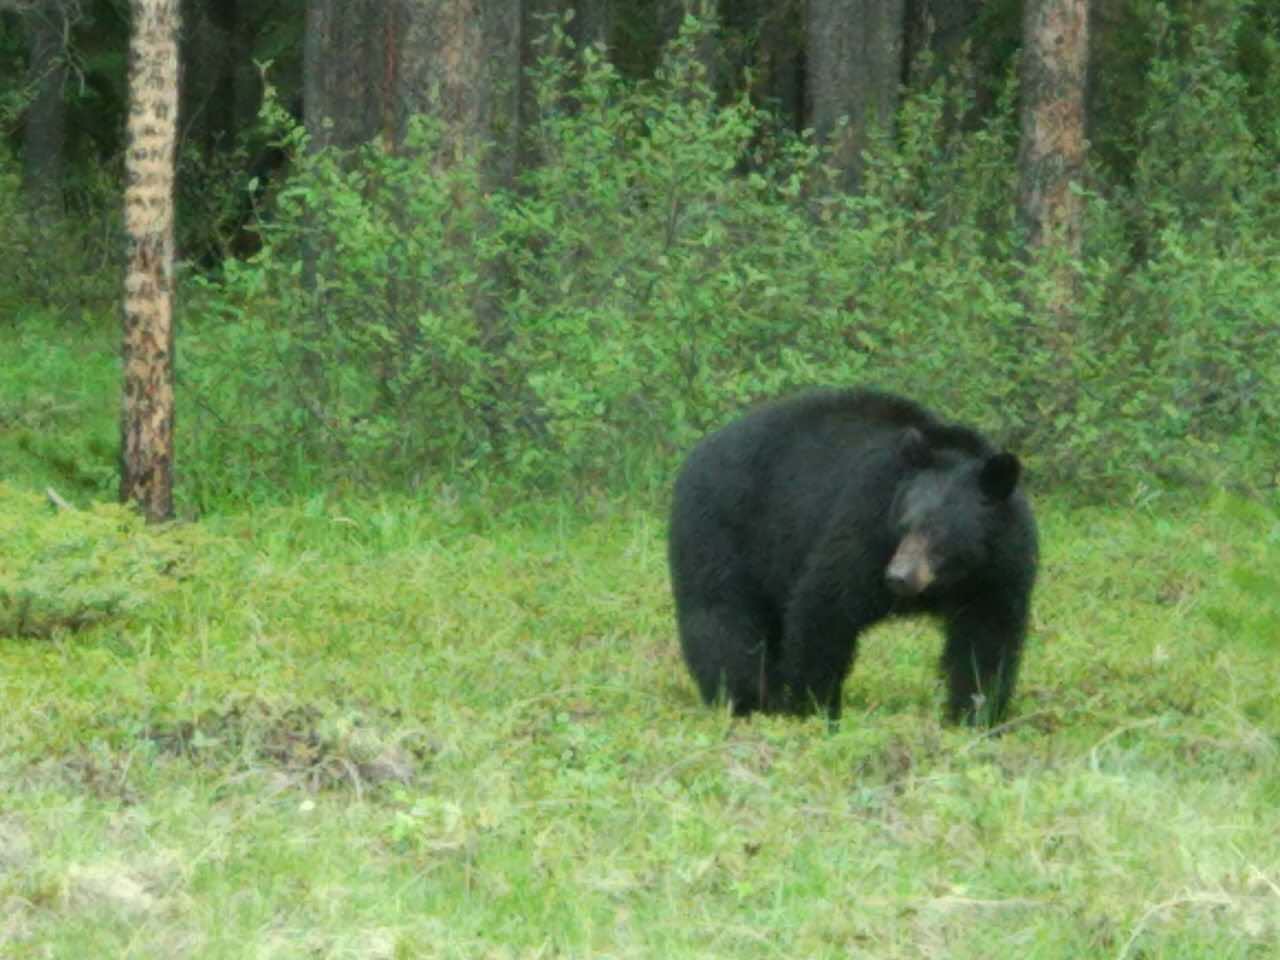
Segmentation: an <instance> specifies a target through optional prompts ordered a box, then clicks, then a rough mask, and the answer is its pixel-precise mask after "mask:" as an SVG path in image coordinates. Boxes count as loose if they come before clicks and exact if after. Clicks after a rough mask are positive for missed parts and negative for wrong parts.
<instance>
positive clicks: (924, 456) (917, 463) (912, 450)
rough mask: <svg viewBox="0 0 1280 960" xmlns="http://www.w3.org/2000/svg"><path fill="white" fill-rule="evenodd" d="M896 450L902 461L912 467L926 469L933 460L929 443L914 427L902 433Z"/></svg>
mask: <svg viewBox="0 0 1280 960" xmlns="http://www.w3.org/2000/svg"><path fill="white" fill-rule="evenodd" d="M898 450H899V452H900V453H901V454H902V459H903V460H905V461H907V463H908V464H910V465H911V466H913V467H927V466H928V465H929V463H930V461H932V459H933V455H932V451H931V450H930V449H929V441H928V440H926V439H925V438H924V434H923V433H921V432H920V431H919V430H917V429H916V428H915V427H908V428H907V429H906V430H904V431H903V432H902V439H901V441H900V442H899V444H898Z"/></svg>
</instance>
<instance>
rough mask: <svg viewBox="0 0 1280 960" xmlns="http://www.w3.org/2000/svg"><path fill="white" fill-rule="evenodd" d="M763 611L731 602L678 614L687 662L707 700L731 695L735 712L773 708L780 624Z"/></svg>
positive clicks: (778, 689)
mask: <svg viewBox="0 0 1280 960" xmlns="http://www.w3.org/2000/svg"><path fill="white" fill-rule="evenodd" d="M770 621H771V618H770V617H768V616H767V615H766V613H765V612H764V611H755V612H752V611H748V610H743V609H740V608H737V607H734V606H731V605H728V604H716V605H714V606H704V607H694V608H692V609H690V610H687V611H682V613H681V615H680V640H681V647H682V649H683V651H684V658H685V662H686V663H687V664H688V665H689V671H690V673H692V674H693V677H694V680H696V681H697V684H698V690H699V691H700V692H701V694H702V699H703V700H704V701H706V702H707V703H717V702H725V701H727V702H728V703H729V704H730V705H731V706H732V708H733V712H734V714H735V715H737V716H744V715H746V714H749V713H751V712H752V711H755V710H766V711H767V710H769V709H771V708H772V706H773V700H774V699H775V698H776V697H777V696H778V695H779V694H780V693H781V683H780V681H779V678H778V667H777V660H778V640H779V636H778V633H779V631H778V628H777V627H776V626H775V625H774V624H773V623H771V622H770Z"/></svg>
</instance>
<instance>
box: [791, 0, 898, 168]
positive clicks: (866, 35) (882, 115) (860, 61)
mask: <svg viewBox="0 0 1280 960" xmlns="http://www.w3.org/2000/svg"><path fill="white" fill-rule="evenodd" d="M904 3H905V0H808V18H807V19H808V23H807V29H808V45H807V52H808V80H809V96H810V101H811V107H810V116H811V122H812V125H813V128H814V131H815V132H816V133H817V136H818V139H819V140H820V141H821V142H823V143H827V144H829V145H830V146H831V151H832V156H833V159H834V161H835V164H836V166H837V168H838V169H839V171H840V180H841V185H842V186H843V187H844V188H845V189H849V190H853V189H856V188H857V186H858V184H859V182H860V181H861V178H862V151H863V150H865V149H866V148H867V145H868V133H869V130H870V125H871V124H872V123H878V124H879V125H881V126H882V127H887V126H888V125H890V124H891V123H892V122H893V115H894V112H895V111H896V110H897V106H898V85H899V83H900V81H901V78H902V39H903V28H904ZM842 117H847V118H848V124H847V126H845V127H844V129H843V130H840V129H839V127H838V123H839V121H840V119H841V118H842Z"/></svg>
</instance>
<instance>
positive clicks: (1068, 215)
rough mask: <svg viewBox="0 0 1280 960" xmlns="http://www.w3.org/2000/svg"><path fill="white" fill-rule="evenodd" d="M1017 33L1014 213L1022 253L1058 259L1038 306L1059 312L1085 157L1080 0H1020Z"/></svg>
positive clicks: (1068, 284)
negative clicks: (1045, 298)
mask: <svg viewBox="0 0 1280 960" xmlns="http://www.w3.org/2000/svg"><path fill="white" fill-rule="evenodd" d="M1023 38H1024V39H1023V54H1022V97H1023V102H1022V144H1021V150H1020V156H1019V158H1018V167H1019V177H1020V185H1019V214H1020V217H1021V220H1022V224H1023V227H1024V229H1025V230H1026V243H1027V254H1028V256H1029V258H1031V259H1036V258H1039V257H1042V256H1044V255H1046V254H1049V253H1052V254H1054V255H1055V257H1056V262H1057V263H1059V264H1060V267H1059V268H1058V269H1057V270H1056V276H1055V282H1054V287H1055V289H1054V291H1053V294H1052V296H1051V297H1050V302H1049V303H1048V304H1047V305H1046V306H1048V308H1049V310H1050V312H1052V313H1054V314H1057V315H1060V316H1061V315H1064V314H1065V313H1066V312H1067V311H1068V310H1069V309H1070V307H1071V305H1072V302H1073V301H1074V281H1073V277H1074V268H1073V266H1072V261H1074V260H1076V259H1078V258H1079V255H1080V245H1081V239H1082V235H1081V214H1082V208H1083V204H1082V202H1081V198H1080V196H1079V194H1078V193H1077V192H1076V191H1075V190H1073V189H1072V186H1073V184H1074V185H1078V184H1079V182H1080V179H1081V176H1082V174H1083V173H1084V163H1085V142H1086V141H1085V111H1084V102H1085V101H1084V98H1085V80H1086V68H1087V61H1088V49H1089V45H1088V41H1089V35H1088V2H1087V0H1027V3H1026V8H1025V12H1024V19H1023Z"/></svg>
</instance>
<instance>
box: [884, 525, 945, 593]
mask: <svg viewBox="0 0 1280 960" xmlns="http://www.w3.org/2000/svg"><path fill="white" fill-rule="evenodd" d="M934 578H935V574H934V571H933V566H932V565H931V564H930V563H929V540H928V538H927V537H926V536H925V535H924V534H922V533H909V534H907V535H906V536H905V537H903V538H902V542H901V543H899V544H898V549H897V550H896V551H895V552H894V554H893V559H892V560H890V561H889V566H888V568H887V569H886V570H885V572H884V579H885V583H886V584H887V585H888V587H889V589H890V590H891V591H892V592H893V593H894V595H895V596H899V597H916V596H919V595H920V594H922V593H923V592H924V591H925V590H927V589H928V588H929V585H930V584H932V583H933V581H934Z"/></svg>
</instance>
